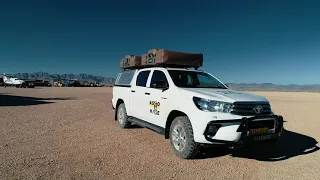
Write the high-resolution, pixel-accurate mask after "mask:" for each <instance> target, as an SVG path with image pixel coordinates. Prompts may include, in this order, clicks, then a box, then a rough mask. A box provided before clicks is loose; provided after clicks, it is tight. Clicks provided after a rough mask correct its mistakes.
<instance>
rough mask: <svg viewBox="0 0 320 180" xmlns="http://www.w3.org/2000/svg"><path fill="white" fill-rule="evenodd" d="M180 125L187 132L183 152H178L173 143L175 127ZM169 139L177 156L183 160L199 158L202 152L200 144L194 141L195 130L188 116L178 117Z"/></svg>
mask: <svg viewBox="0 0 320 180" xmlns="http://www.w3.org/2000/svg"><path fill="white" fill-rule="evenodd" d="M176 125H178V126H181V127H182V128H183V130H184V132H185V140H186V141H185V147H184V148H183V150H182V151H178V150H177V149H176V148H175V146H174V143H173V135H172V133H173V130H174V127H175V126H176ZM169 137H170V144H171V146H172V148H173V150H174V152H175V154H176V155H177V156H178V157H180V158H182V159H194V158H196V157H197V156H198V154H199V152H200V144H199V143H197V142H195V141H194V138H193V130H192V126H191V123H190V120H189V118H188V117H187V116H178V117H176V118H175V119H174V120H173V122H172V124H171V126H170V131H169Z"/></svg>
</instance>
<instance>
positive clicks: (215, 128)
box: [207, 124, 221, 136]
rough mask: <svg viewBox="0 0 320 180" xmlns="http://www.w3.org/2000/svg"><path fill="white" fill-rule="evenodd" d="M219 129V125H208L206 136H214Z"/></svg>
mask: <svg viewBox="0 0 320 180" xmlns="http://www.w3.org/2000/svg"><path fill="white" fill-rule="evenodd" d="M220 127H221V125H220V124H211V125H209V128H208V131H207V135H209V136H214V135H216V133H217V132H218V130H219V128H220Z"/></svg>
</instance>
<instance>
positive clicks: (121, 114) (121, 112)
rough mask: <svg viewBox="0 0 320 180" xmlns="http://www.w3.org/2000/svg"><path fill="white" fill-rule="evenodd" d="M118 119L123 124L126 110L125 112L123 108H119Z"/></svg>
mask: <svg viewBox="0 0 320 180" xmlns="http://www.w3.org/2000/svg"><path fill="white" fill-rule="evenodd" d="M118 120H119V122H120V124H122V123H123V121H124V112H123V109H119V110H118Z"/></svg>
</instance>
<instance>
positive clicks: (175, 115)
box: [164, 110, 188, 139]
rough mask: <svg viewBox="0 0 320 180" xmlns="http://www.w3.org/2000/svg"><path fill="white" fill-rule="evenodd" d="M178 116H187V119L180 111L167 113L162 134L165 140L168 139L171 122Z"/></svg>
mask: <svg viewBox="0 0 320 180" xmlns="http://www.w3.org/2000/svg"><path fill="white" fill-rule="evenodd" d="M178 116H187V117H188V115H187V114H186V113H184V112H182V111H179V110H172V111H171V112H170V113H169V115H168V118H167V121H166V127H165V134H164V137H165V139H169V131H170V126H171V124H172V121H173V120H174V119H175V118H176V117H178Z"/></svg>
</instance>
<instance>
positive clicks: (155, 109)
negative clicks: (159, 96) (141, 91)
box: [149, 101, 160, 115]
mask: <svg viewBox="0 0 320 180" xmlns="http://www.w3.org/2000/svg"><path fill="white" fill-rule="evenodd" d="M149 106H150V113H152V114H155V115H159V114H160V111H159V110H160V102H158V101H149Z"/></svg>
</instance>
